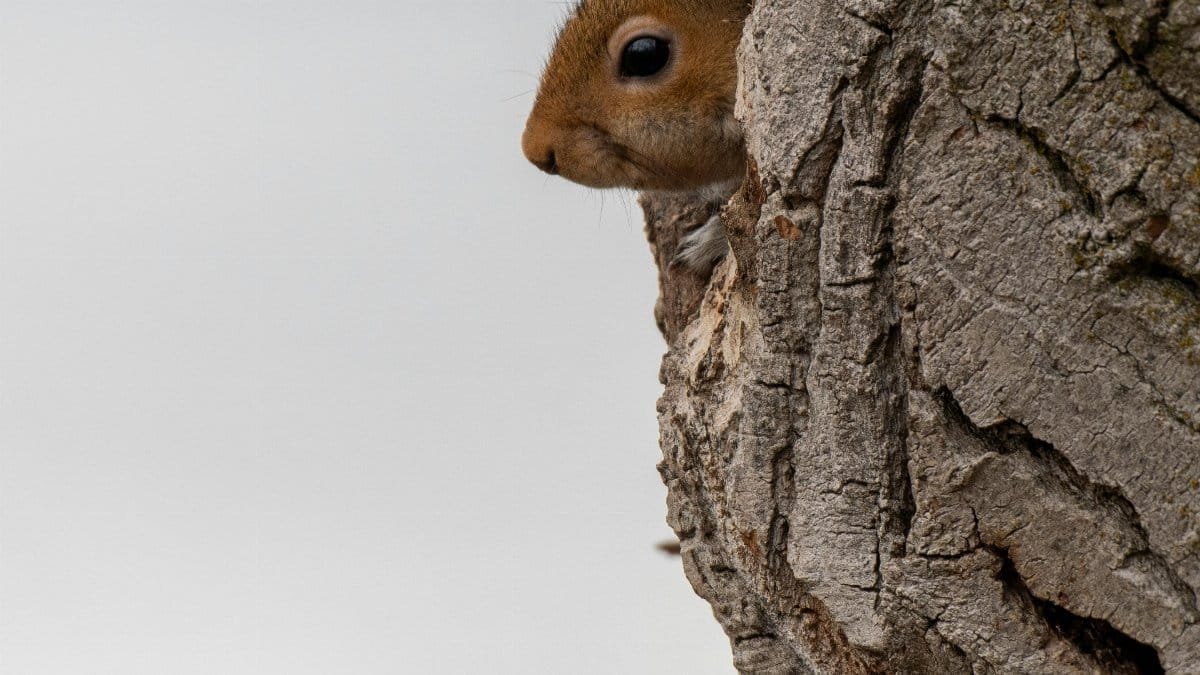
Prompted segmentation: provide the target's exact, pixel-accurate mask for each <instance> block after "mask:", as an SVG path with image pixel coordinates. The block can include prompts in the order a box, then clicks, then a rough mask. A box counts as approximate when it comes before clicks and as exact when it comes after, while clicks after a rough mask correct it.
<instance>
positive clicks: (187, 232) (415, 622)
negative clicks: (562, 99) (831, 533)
mask: <svg viewBox="0 0 1200 675" xmlns="http://www.w3.org/2000/svg"><path fill="white" fill-rule="evenodd" d="M564 11H565V8H564V6H563V5H562V4H561V3H556V2H546V1H544V0H530V1H524V0H522V1H517V0H494V1H491V2H452V1H448V0H437V1H436V2H434V1H431V2H412V1H403V0H392V1H386V2H385V1H379V2H367V1H364V0H358V1H347V2H336V3H335V2H328V1H326V2H312V1H289V2H269V1H257V2H255V1H242V2H213V1H208V0H177V1H174V2H172V1H167V0H160V1H149V0H144V1H116V0H79V1H76V2H57V1H55V0H33V1H21V0H4V2H3V3H2V4H0V671H2V672H4V673H14V674H16V673H20V674H22V675H37V674H42V673H46V674H54V675H60V674H63V673H113V674H120V675H132V674H140V673H146V674H153V675H162V674H164V673H170V674H172V675H174V674H177V673H221V674H226V673H286V674H288V675H291V674H296V673H321V674H328V673H354V674H356V675H357V674H373V673H531V672H532V673H688V674H701V675H703V674H706V673H730V672H732V668H731V666H730V665H729V649H728V644H727V641H726V640H725V638H724V636H723V634H722V633H721V631H720V629H719V627H718V626H717V624H716V622H715V621H714V620H713V619H712V616H711V612H710V609H709V607H708V605H707V604H706V603H704V602H703V601H702V600H700V599H699V598H697V597H695V596H694V595H693V594H692V591H691V589H690V587H689V586H688V585H687V583H686V581H685V580H684V578H683V575H682V571H681V569H680V565H679V561H678V559H677V558H668V557H666V556H663V555H662V554H660V553H658V552H657V551H656V550H655V549H654V545H655V543H656V542H658V541H661V540H664V539H667V538H669V537H670V530H669V529H668V528H667V527H666V526H665V524H664V522H663V518H664V511H665V507H664V496H665V489H664V488H663V486H662V484H661V482H660V480H659V478H658V475H657V472H656V471H655V463H656V462H657V461H658V459H659V457H660V453H659V450H658V444H657V423H656V420H655V416H654V402H655V399H656V397H657V396H658V394H659V391H660V387H659V384H658V382H657V371H658V363H659V358H660V355H661V354H662V352H663V351H664V345H663V343H662V340H661V338H660V337H659V335H658V333H657V331H656V330H655V327H654V322H653V318H652V315H651V313H652V307H653V304H654V299H655V294H656V287H655V274H654V270H653V265H652V262H651V259H650V255H649V253H648V250H647V245H646V243H645V240H644V237H643V235H642V225H641V214H640V212H639V211H638V209H637V207H636V204H635V203H633V200H632V198H631V197H629V196H626V197H624V198H621V197H619V196H618V195H616V194H611V193H610V194H607V195H605V196H604V197H603V198H602V197H601V196H600V193H596V192H591V191H588V190H586V189H584V188H580V187H577V186H573V185H570V184H567V183H566V182H564V181H562V180H560V179H547V178H546V177H544V176H542V175H541V174H539V173H537V172H536V171H535V170H534V169H533V168H532V167H531V166H529V165H527V164H526V163H525V162H524V159H523V158H522V157H521V155H520V150H519V135H520V130H521V127H522V125H523V122H524V116H525V114H526V112H527V111H528V108H529V106H530V105H531V103H532V94H526V95H523V96H520V95H519V94H522V92H527V91H529V90H531V89H533V88H534V87H535V86H536V73H537V71H538V69H539V68H540V64H541V62H542V59H543V58H544V57H545V55H546V53H547V52H548V50H549V47H550V42H551V38H552V35H553V31H554V26H555V24H556V23H557V21H558V20H559V18H560V17H561V15H562V14H563V12H564ZM514 96H516V97H515V98H513V97H514Z"/></svg>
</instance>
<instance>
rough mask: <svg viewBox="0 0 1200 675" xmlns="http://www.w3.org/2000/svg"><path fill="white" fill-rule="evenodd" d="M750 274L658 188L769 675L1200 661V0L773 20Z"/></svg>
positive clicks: (745, 196) (673, 391)
mask: <svg viewBox="0 0 1200 675" xmlns="http://www.w3.org/2000/svg"><path fill="white" fill-rule="evenodd" d="M739 58H740V62H741V91H740V95H739V117H740V118H741V119H742V121H743V124H744V126H745V129H746V134H747V139H748V147H749V151H750V154H751V156H752V158H753V160H754V162H755V163H756V166H755V167H754V168H753V169H752V171H751V175H750V176H749V177H748V179H747V181H746V183H745V185H744V186H743V187H742V189H741V191H739V193H738V194H737V195H735V197H734V199H733V200H732V202H731V203H730V205H729V206H728V207H726V209H725V214H724V215H725V221H726V229H727V231H728V235H729V238H730V242H731V247H732V255H731V256H729V257H728V258H726V260H725V261H723V262H722V263H721V264H719V265H718V266H717V268H716V269H715V270H714V271H713V273H712V275H711V277H706V278H700V277H698V276H696V275H695V274H693V273H691V272H688V271H687V270H684V269H681V268H678V267H675V268H672V267H670V266H669V265H668V262H669V260H670V259H671V256H672V254H673V252H674V248H675V245H676V242H677V240H678V237H679V234H680V232H681V231H682V230H684V229H686V228H687V227H689V226H692V225H694V224H696V223H699V222H703V220H704V214H703V213H700V212H699V211H698V209H700V208H701V207H700V206H698V205H689V204H687V203H684V202H681V201H679V200H677V199H674V200H673V199H671V198H668V197H665V196H654V195H649V196H646V197H645V199H644V206H645V208H646V212H647V215H648V219H649V223H650V225H649V235H650V239H651V243H652V245H653V247H654V250H655V254H656V259H657V260H658V262H659V265H660V269H661V270H662V272H661V280H662V284H661V286H662V288H661V291H662V296H661V299H660V303H659V307H658V311H657V314H658V319H659V323H660V326H661V328H662V330H663V333H664V335H665V336H666V338H667V340H668V343H669V345H670V351H669V353H668V354H667V355H666V357H665V359H664V363H663V368H662V379H663V382H664V385H665V387H666V389H665V393H664V394H663V397H662V399H661V401H660V403H659V414H660V422H661V432H662V449H663V462H662V464H661V466H660V469H661V472H662V475H663V479H664V481H665V482H666V484H667V487H668V488H669V496H668V507H669V515H668V519H669V522H670V524H671V526H672V527H673V528H674V529H675V531H676V532H677V534H678V535H679V537H680V540H681V543H682V549H683V561H684V569H685V571H686V573H687V575H688V578H689V579H690V580H691V582H692V585H693V587H694V588H695V589H696V592H697V593H699V594H700V595H701V596H703V597H704V598H705V599H706V600H708V601H709V602H710V603H711V604H712V606H713V609H714V613H715V615H716V617H717V619H718V620H719V621H720V622H721V623H722V625H723V626H724V628H725V631H726V632H727V633H728V635H729V637H730V641H731V643H732V647H733V655H734V663H735V665H736V666H737V668H738V669H739V670H741V671H743V672H746V673H806V672H817V673H839V674H840V673H865V672H896V673H926V672H929V673H941V672H945V673H968V672H979V673H992V672H995V673H1073V672H1088V673H1091V672H1111V673H1153V672H1163V671H1166V672H1168V673H1197V672H1200V611H1198V610H1197V599H1196V589H1198V588H1200V515H1198V514H1200V0H1125V1H1121V0H1114V1H1112V2H1107V3H1102V4H1096V3H1093V2H1089V1H1088V0H1041V1H1038V0H1031V1H1027V2H1021V1H1020V0H1006V1H1004V2H1000V1H998V0H978V1H973V0H965V1H964V0H938V2H934V3H931V2H912V3H905V2H900V1H898V0H858V1H857V2H854V1H840V2H839V1H838V0H811V1H807V2H796V1H787V0H759V1H758V3H757V6H756V7H755V9H754V11H753V13H752V15H751V16H750V18H749V20H748V21H747V24H746V30H745V35H744V38H743V42H742V46H741V51H740V55H739Z"/></svg>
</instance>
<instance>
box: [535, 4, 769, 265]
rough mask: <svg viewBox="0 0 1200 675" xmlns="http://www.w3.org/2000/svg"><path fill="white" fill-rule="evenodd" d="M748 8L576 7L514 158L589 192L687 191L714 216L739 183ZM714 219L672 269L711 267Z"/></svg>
mask: <svg viewBox="0 0 1200 675" xmlns="http://www.w3.org/2000/svg"><path fill="white" fill-rule="evenodd" d="M749 11H750V2H749V1H748V0H582V1H581V2H580V3H579V5H578V6H576V8H575V10H574V12H573V13H572V15H571V16H570V18H568V19H567V22H566V24H565V25H564V26H563V28H562V30H561V31H560V32H559V35H558V39H557V41H556V44H555V46H554V50H553V52H552V53H551V55H550V59H549V60H548V61H547V63H546V67H545V70H544V71H543V73H542V79H541V84H540V86H539V87H538V93H537V99H536V100H535V102H534V105H533V110H532V112H530V114H529V120H528V122H527V123H526V125H525V133H524V135H523V136H522V138H521V148H522V150H523V151H524V153H525V157H526V158H527V159H528V160H529V161H530V162H532V163H533V164H534V165H535V166H537V167H538V168H539V169H541V170H542V171H545V172H546V173H548V174H552V175H558V176H562V177H563V178H566V179H567V180H570V181H573V182H575V183H579V184H582V185H586V186H589V187H595V188H613V187H627V188H633V189H636V190H642V191H661V192H675V193H691V194H694V195H696V196H699V197H701V198H703V199H704V200H705V201H707V202H709V203H710V204H711V205H712V207H713V210H714V211H716V210H717V208H719V206H720V204H722V203H723V202H725V201H726V199H727V198H728V197H729V196H730V194H732V192H733V191H734V189H736V188H737V186H738V185H739V184H740V183H741V181H742V179H743V177H744V176H745V173H746V150H745V141H744V139H743V136H742V129H741V126H740V125H739V124H738V121H737V120H736V119H735V118H734V100H735V96H736V89H737V60H736V53H737V45H738V42H739V41H740V40H741V35H742V25H743V23H744V22H745V19H746V16H747V15H748V14H749ZM727 250H728V244H727V243H726V240H725V233H724V229H723V227H722V225H721V220H720V216H719V215H713V216H712V217H711V218H709V219H708V221H707V222H706V223H704V224H703V225H701V226H699V227H697V228H695V229H694V230H692V231H691V232H690V233H688V234H687V235H686V236H685V237H684V238H683V241H681V242H680V247H679V252H678V253H677V254H676V255H675V258H674V261H673V263H672V264H682V265H685V266H686V267H688V268H691V269H693V270H697V271H703V270H707V269H711V267H712V266H713V265H714V264H716V263H717V262H718V261H719V260H720V259H721V258H722V257H724V255H725V253H726V251H727Z"/></svg>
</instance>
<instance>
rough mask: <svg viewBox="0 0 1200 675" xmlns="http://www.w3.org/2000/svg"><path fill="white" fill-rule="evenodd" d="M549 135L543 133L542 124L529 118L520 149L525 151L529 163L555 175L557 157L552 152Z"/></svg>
mask: <svg viewBox="0 0 1200 675" xmlns="http://www.w3.org/2000/svg"><path fill="white" fill-rule="evenodd" d="M549 136H550V134H547V133H545V131H544V129H543V128H542V125H540V124H537V123H536V121H535V120H534V119H532V118H531V119H530V120H529V125H528V126H527V127H526V129H525V135H524V136H523V137H522V138H521V150H523V151H524V152H525V158H526V159H528V160H529V161H530V163H532V164H533V165H534V166H536V167H537V168H539V169H541V170H542V171H545V172H546V173H548V174H550V175H552V176H555V175H558V157H557V155H556V154H555V153H554V143H553V141H552V140H551V139H550V138H549Z"/></svg>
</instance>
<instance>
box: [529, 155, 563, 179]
mask: <svg viewBox="0 0 1200 675" xmlns="http://www.w3.org/2000/svg"><path fill="white" fill-rule="evenodd" d="M529 161H531V162H533V165H534V166H536V167H537V168H539V169H541V170H542V171H545V172H546V173H548V174H550V175H551V176H556V175H558V161H557V160H556V159H555V158H554V151H553V150H551V151H550V154H548V155H546V156H545V157H544V158H543V159H540V160H539V159H534V158H532V157H530V158H529Z"/></svg>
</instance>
